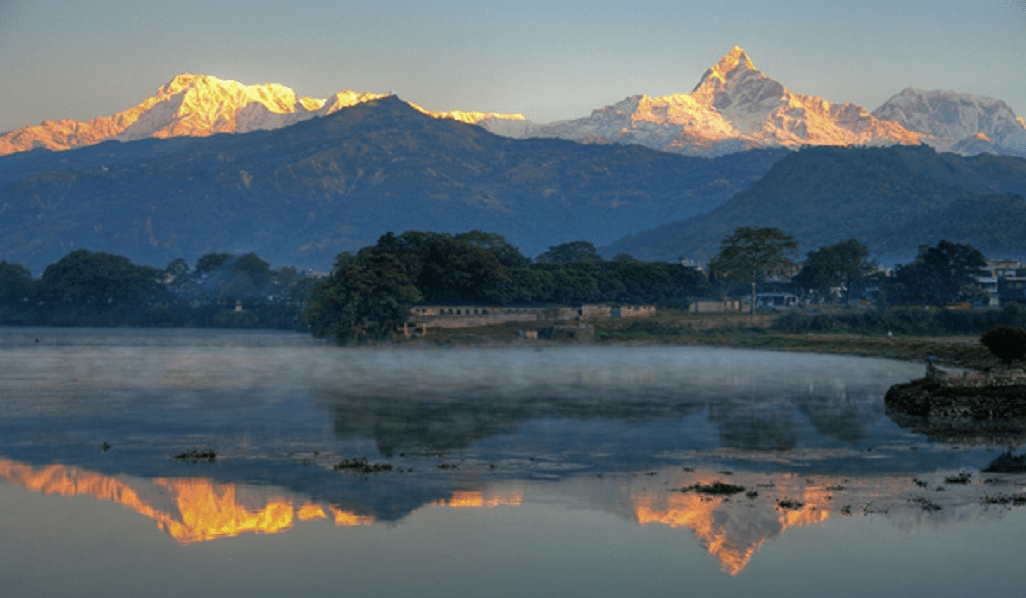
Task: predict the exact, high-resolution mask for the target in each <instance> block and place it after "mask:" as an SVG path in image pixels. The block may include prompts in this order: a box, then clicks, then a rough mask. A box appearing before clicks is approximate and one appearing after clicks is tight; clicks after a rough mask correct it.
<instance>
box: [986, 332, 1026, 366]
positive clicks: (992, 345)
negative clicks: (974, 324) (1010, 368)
mask: <svg viewBox="0 0 1026 598" xmlns="http://www.w3.org/2000/svg"><path fill="white" fill-rule="evenodd" d="M980 342H981V343H983V344H984V345H986V347H987V349H989V350H990V352H991V353H993V354H994V356H995V357H997V358H998V359H1000V360H1001V361H1003V362H1005V364H1007V365H1011V364H1012V361H1013V360H1017V359H1023V358H1024V357H1026V329H1022V328H1015V327H1013V326H998V327H996V328H994V329H992V330H990V331H989V332H987V333H986V334H984V335H983V336H982V337H980Z"/></svg>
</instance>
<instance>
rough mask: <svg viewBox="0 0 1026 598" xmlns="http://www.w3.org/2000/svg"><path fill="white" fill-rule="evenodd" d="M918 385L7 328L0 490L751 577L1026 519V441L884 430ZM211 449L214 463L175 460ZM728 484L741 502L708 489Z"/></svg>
mask: <svg viewBox="0 0 1026 598" xmlns="http://www.w3.org/2000/svg"><path fill="white" fill-rule="evenodd" d="M5 335H6V336H5ZM34 338H40V339H41V342H39V343H36V342H34ZM921 373H922V366H920V365H915V364H907V363H900V362H893V361H885V360H874V359H858V358H848V357H838V356H825V355H794V354H785V353H770V352H756V351H740V350H727V349H706V348H694V347H629V348H622V347H576V348H544V349H541V350H535V349H534V348H530V347H528V348H501V349H499V348H473V349H451V350H443V349H434V350H416V349H360V350H356V349H340V348H336V347H330V346H325V345H321V344H318V343H316V342H314V341H311V340H309V339H308V338H305V337H302V336H297V335H278V336H276V335H273V334H252V335H235V334H226V333H223V332H217V333H214V332H209V331H192V332H174V333H171V332H166V331H150V332H140V331H51V330H21V331H17V332H11V331H10V330H7V331H5V330H3V329H0V397H3V400H2V401H0V479H2V480H4V481H6V482H7V483H8V484H10V485H13V486H17V487H21V488H25V489H27V490H30V491H32V492H37V493H47V494H55V495H61V496H79V495H81V496H91V497H94V498H96V499H98V500H104V501H114V502H116V503H118V504H121V505H123V506H124V507H125V508H126V509H129V510H131V511H133V512H136V513H139V514H141V515H143V516H145V517H148V518H150V519H152V520H153V521H155V522H156V524H157V526H158V528H159V529H161V530H163V531H164V532H166V533H168V534H170V535H171V536H172V537H173V538H175V540H176V541H178V542H180V543H182V544H190V545H195V544H199V543H206V545H211V544H214V545H216V544H224V543H210V542H209V541H211V540H217V539H220V538H230V537H238V536H245V535H250V534H280V533H282V532H286V531H288V530H291V529H294V528H296V527H298V526H299V525H300V524H303V525H318V524H323V525H326V526H338V527H339V528H360V529H338V530H333V533H337V534H339V535H341V536H344V535H346V534H357V533H359V532H360V531H361V530H366V529H377V528H380V527H382V526H385V527H388V526H400V527H401V526H402V524H403V522H407V521H409V520H410V519H413V518H415V517H416V516H418V515H423V514H424V513H435V512H442V513H448V514H449V517H450V518H449V519H446V524H447V525H455V526H459V525H461V520H460V519H459V517H461V516H465V515H466V514H468V513H473V512H476V511H475V510H480V509H494V511H488V512H490V513H506V512H509V513H513V514H514V515H515V516H519V515H518V514H520V513H528V512H529V511H530V508H531V506H532V505H538V504H545V505H552V504H555V505H561V506H563V507H565V508H567V509H576V508H583V509H585V510H587V511H588V512H589V513H604V514H612V515H614V516H615V517H616V518H618V521H625V522H631V523H632V524H633V525H634V526H635V528H638V529H645V531H646V532H647V531H649V530H656V529H663V530H668V531H669V532H670V533H674V534H676V533H677V531H676V530H679V531H680V532H684V537H689V538H690V537H693V538H695V540H696V541H697V542H698V543H699V544H700V545H701V547H702V549H704V550H705V551H707V552H708V553H709V554H711V555H713V556H714V557H715V558H716V559H717V560H718V561H719V564H720V567H721V568H722V570H723V571H724V572H726V573H728V574H730V575H737V574H738V573H740V572H742V571H744V570H746V569H749V568H750V565H751V563H752V560H753V557H754V555H756V554H757V553H758V551H759V550H760V548H762V547H764V546H765V545H766V544H767V543H770V542H772V541H773V540H775V539H778V538H782V537H787V536H788V534H790V533H791V531H792V530H796V529H798V528H803V527H806V528H808V527H809V526H816V525H827V524H834V523H835V522H838V521H841V522H842V525H846V523H845V519H846V518H849V517H854V516H862V515H865V514H873V515H874V516H879V517H882V518H885V519H886V520H887V521H888V522H890V523H892V524H893V525H894V526H896V527H897V528H899V529H901V530H912V529H917V528H919V527H921V526H929V527H945V526H948V525H950V524H952V523H955V522H967V521H977V520H980V519H985V518H1000V517H1003V516H1004V514H1006V513H1008V512H1010V510H1011V509H1013V508H1014V507H1016V506H1019V505H1022V504H1026V494H1024V492H1023V482H1024V481H1026V479H1024V478H1023V477H1022V476H1017V475H1014V474H990V473H982V471H981V470H983V469H984V468H985V467H986V466H987V464H989V463H990V462H991V461H992V460H993V459H995V457H996V456H998V455H999V454H1000V453H1002V452H1003V451H1005V450H1008V449H1014V448H1016V447H1018V446H1019V445H1021V443H1022V441H1023V438H1024V437H1026V436H1024V434H1023V428H1024V424H1022V423H1017V422H1002V423H1000V424H994V425H993V426H991V427H990V428H987V427H980V426H965V427H962V428H958V427H957V426H956V427H955V428H952V427H950V426H949V427H944V426H943V425H941V424H940V423H938V422H928V421H925V420H903V419H902V418H892V417H889V416H888V414H887V413H886V412H885V409H884V404H883V395H884V393H885V392H886V389H887V388H888V387H889V386H890V385H891V384H893V383H896V382H903V381H906V380H908V379H910V378H913V377H916V376H918V375H920V374H921ZM203 447H209V448H210V449H211V450H215V451H216V454H217V459H216V461H215V462H211V463H200V464H194V465H190V464H187V463H183V462H180V461H177V460H175V459H172V458H171V456H172V455H175V454H177V453H179V452H182V451H187V450H188V449H190V448H203ZM363 460H365V461H363ZM347 462H348V463H354V462H355V463H362V462H366V463H367V465H368V470H367V471H362V470H358V469H357V470H351V469H347V468H339V467H336V466H337V465H339V464H340V463H347ZM373 465H380V466H381V467H380V468H379V469H378V470H374V469H373V467H370V466H373ZM385 466H387V467H388V468H387V469H386V467H385ZM950 480H954V481H950ZM717 482H720V483H722V484H729V485H732V486H736V487H738V488H742V490H738V491H737V492H733V491H732V490H731V491H730V492H723V493H716V492H712V493H710V492H704V491H703V490H702V489H704V488H713V487H715V486H714V485H715V483H717ZM481 512H484V511H481ZM461 514H462V515H461ZM524 517H527V515H524ZM329 529H330V528H329ZM481 541H489V540H487V539H482V540H481ZM192 548H193V549H194V548H195V546H192ZM714 569H715V568H714Z"/></svg>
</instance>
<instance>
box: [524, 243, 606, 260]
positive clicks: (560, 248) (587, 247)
mask: <svg viewBox="0 0 1026 598" xmlns="http://www.w3.org/2000/svg"><path fill="white" fill-rule="evenodd" d="M534 261H536V262H538V263H539V264H569V263H572V262H586V261H593V262H601V261H602V256H601V255H599V253H598V250H596V249H595V246H594V245H592V244H591V243H589V242H587V241H571V242H570V243H563V244H562V245H550V246H549V250H548V251H546V252H545V253H543V254H541V255H539V256H538V257H536V258H535V260H534Z"/></svg>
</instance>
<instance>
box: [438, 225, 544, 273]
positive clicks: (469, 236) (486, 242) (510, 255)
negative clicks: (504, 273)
mask: <svg viewBox="0 0 1026 598" xmlns="http://www.w3.org/2000/svg"><path fill="white" fill-rule="evenodd" d="M455 239H456V240H457V241H464V242H466V243H469V244H470V245H473V246H474V247H482V248H484V249H487V250H488V251H490V252H491V253H492V254H493V255H494V256H495V257H496V259H498V260H499V263H500V264H502V266H503V267H504V268H526V267H527V266H528V265H529V264H530V263H531V260H530V259H529V258H527V257H524V254H522V253H520V249H519V248H517V246H516V245H512V244H510V243H509V242H508V241H507V240H506V237H503V236H502V235H500V234H498V233H486V232H482V231H479V230H477V229H475V230H472V231H470V232H466V233H460V234H458V235H456V236H455Z"/></svg>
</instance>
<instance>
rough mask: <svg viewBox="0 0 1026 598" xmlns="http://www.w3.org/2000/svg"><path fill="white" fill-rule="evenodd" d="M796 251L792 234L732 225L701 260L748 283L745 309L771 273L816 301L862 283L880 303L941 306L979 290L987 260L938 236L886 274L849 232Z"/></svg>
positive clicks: (843, 294) (980, 296)
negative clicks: (799, 258)
mask: <svg viewBox="0 0 1026 598" xmlns="http://www.w3.org/2000/svg"><path fill="white" fill-rule="evenodd" d="M797 255H798V243H797V241H795V239H794V237H792V236H790V235H788V234H786V233H784V232H783V231H781V230H780V229H777V228H750V227H738V228H737V229H735V230H734V232H733V233H732V234H730V235H728V236H726V237H724V239H723V241H722V242H721V244H720V251H719V253H717V255H716V257H715V258H713V260H712V261H711V262H710V264H709V267H710V272H711V273H712V276H713V277H717V276H719V277H722V278H726V279H732V280H735V281H739V282H742V283H745V284H746V285H750V288H751V298H752V306H753V309H754V305H755V295H756V289H757V287H758V286H759V285H760V284H764V283H766V282H767V281H768V280H771V279H775V280H777V281H778V283H779V282H781V281H786V282H785V284H784V285H783V286H786V288H787V289H788V290H791V291H794V292H795V293H798V294H801V295H804V296H806V297H809V298H811V299H814V300H819V301H824V300H825V301H831V300H834V301H836V300H843V301H844V302H846V303H847V302H850V301H851V300H852V299H860V298H863V297H864V296H865V293H866V291H867V289H868V288H870V287H874V288H875V290H876V292H877V297H876V298H877V302H878V303H882V304H883V305H885V306H886V305H906V306H908V305H917V306H924V305H932V306H944V305H950V304H953V303H959V302H970V303H976V302H980V301H982V300H985V299H986V298H987V292H986V290H985V289H984V288H983V287H982V286H981V285H980V284H979V282H978V281H977V277H978V276H979V275H980V274H981V269H982V268H983V267H984V266H986V265H987V260H986V258H985V257H984V255H983V253H981V252H980V251H979V250H978V249H976V248H975V247H973V246H972V245H963V244H958V243H952V242H949V241H940V242H939V243H938V244H937V245H936V246H934V247H922V248H921V250H920V252H919V255H918V256H917V257H916V259H915V260H913V261H912V262H910V263H908V264H904V265H902V264H899V265H897V266H896V267H895V268H894V269H893V271H892V272H891V273H890V275H889V276H888V275H886V274H887V273H886V272H885V271H884V270H883V269H882V268H880V267H879V265H878V264H877V263H876V262H875V261H873V260H871V259H870V257H869V249H868V248H867V247H866V246H865V245H864V244H863V243H862V242H860V241H859V240H857V239H848V240H846V241H841V242H840V243H836V244H834V245H830V246H825V247H821V248H819V249H816V250H814V251H810V252H808V254H807V257H806V259H805V260H804V262H802V263H800V264H799V263H798V262H797V259H796V258H797Z"/></svg>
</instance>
